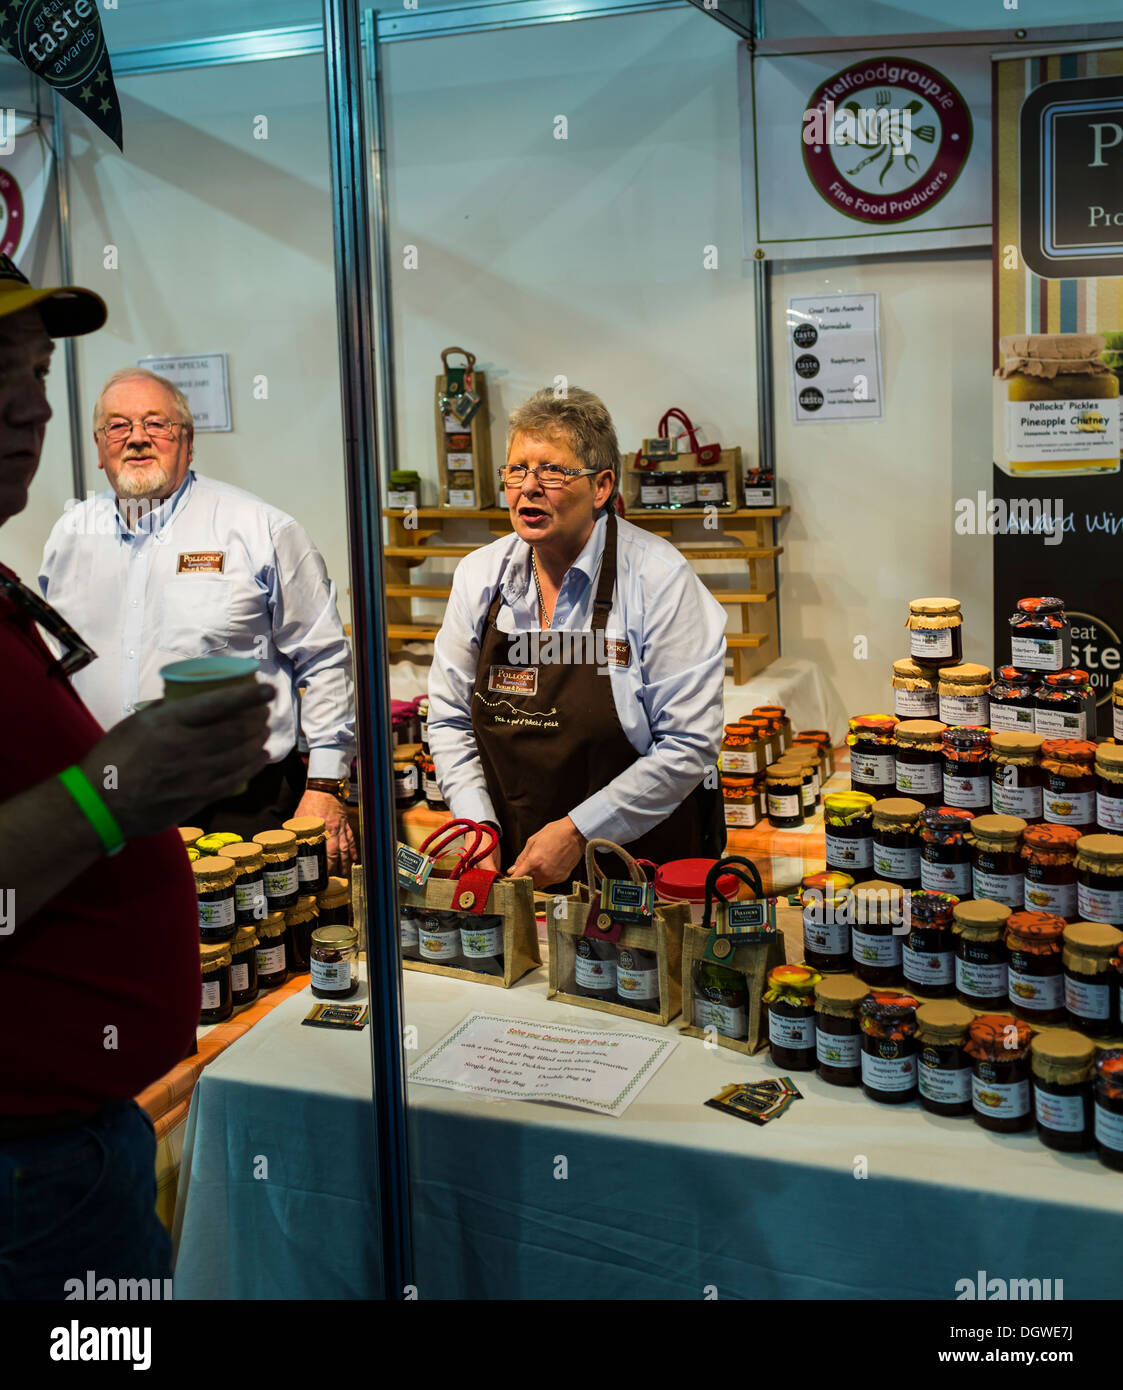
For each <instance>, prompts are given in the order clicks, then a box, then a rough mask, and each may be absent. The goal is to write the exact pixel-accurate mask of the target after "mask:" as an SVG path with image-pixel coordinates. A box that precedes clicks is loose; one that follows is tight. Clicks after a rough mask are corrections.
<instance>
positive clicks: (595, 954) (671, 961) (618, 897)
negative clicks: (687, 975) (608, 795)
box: [546, 840, 690, 1024]
mask: <svg viewBox="0 0 1123 1390" xmlns="http://www.w3.org/2000/svg"><path fill="white" fill-rule="evenodd" d="M598 850H609V851H611V852H612V853H613V854H615V855H617V856H618V857H619V858H620V859H621V860H622V861H623V862H624V864H625V865H626V867H627V870H628V877H627V879H609V878H608V877H607V876H606V875H604V874H603V873H602V872H601V870H600V868H599V867H598V866H597V864H596V860H595V855H596V853H597V851H598ZM689 916H690V913H689V909H688V908H687V907H686V906H685V905H684V904H682V903H657V902H656V901H655V894H654V890H653V888H652V886H651V885H650V884H649V883H648V882H647V880H646V879H645V878H644V875H643V872H642V870H641V869H640V866H639V864H638V863H637V862H636V861H635V860H634V859H633V858H632V857H631V855H630V854H628V853H627V852H626V851H625V850H622V849H621V848H620V846H619V845H614V844H613V843H612V841H611V840H590V841H589V843H588V845H587V847H586V849H585V882H584V883H581V882H580V881H574V884H573V892H572V893H571V894H570V895H569V896H559V897H555V898H553V899H551V900H550V901H549V902H548V903H547V904H546V936H547V941H548V942H549V954H550V988H549V994H548V997H549V998H550V999H560V1000H562V1002H563V1003H566V1004H578V1005H580V1006H581V1008H583V1009H598V1010H600V1011H601V1012H602V1013H610V1014H619V1015H620V1016H621V1017H623V1018H636V1019H641V1020H643V1021H645V1022H647V1023H659V1024H667V1023H669V1022H670V1021H671V1019H672V1018H674V1017H675V1015H676V1014H677V1013H678V1012H679V1009H680V1008H681V1007H682V979H681V977H680V975H679V970H680V967H681V962H682V933H683V929H684V927H685V925H686V923H687V921H688V920H689ZM610 980H611V982H612V988H611V989H608V988H601V987H600V986H601V985H606V984H608V983H609V981H610ZM578 991H585V992H583V993H582V992H578ZM625 991H627V993H626V992H625ZM637 996H639V997H645V998H647V999H648V1000H650V1002H651V1003H652V1005H653V1007H650V1008H636V1007H634V1006H632V1005H629V1004H625V1003H622V1002H621V1000H622V999H624V998H635V997H637Z"/></svg>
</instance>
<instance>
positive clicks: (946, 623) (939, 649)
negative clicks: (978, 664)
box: [905, 598, 963, 724]
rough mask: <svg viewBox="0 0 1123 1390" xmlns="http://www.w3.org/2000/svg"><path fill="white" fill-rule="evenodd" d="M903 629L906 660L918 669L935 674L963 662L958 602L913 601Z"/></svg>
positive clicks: (932, 599)
mask: <svg viewBox="0 0 1123 1390" xmlns="http://www.w3.org/2000/svg"><path fill="white" fill-rule="evenodd" d="M905 626H906V627H907V628H908V629H909V656H910V657H912V659H913V661H915V662H916V664H917V665H918V666H923V667H925V668H926V669H931V668H935V669H937V670H938V669H939V668H940V667H941V666H954V665H956V664H957V663H958V662H960V661H962V660H963V613H962V611H961V609H960V605H959V600H958V599H957V598H914V599H912V600H911V602H910V603H909V616H908V619H907V620H906V622H905ZM944 723H945V724H946V723H947V720H944Z"/></svg>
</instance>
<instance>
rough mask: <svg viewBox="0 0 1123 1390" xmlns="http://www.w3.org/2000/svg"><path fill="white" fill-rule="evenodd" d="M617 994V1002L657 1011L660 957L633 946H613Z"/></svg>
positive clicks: (646, 1011) (650, 1012)
mask: <svg viewBox="0 0 1123 1390" xmlns="http://www.w3.org/2000/svg"><path fill="white" fill-rule="evenodd" d="M616 993H617V994H618V995H619V997H620V1003H621V1004H626V1005H627V1006H628V1008H629V1009H642V1010H643V1011H644V1012H645V1013H649V1014H657V1013H658V1012H659V956H658V954H657V953H656V952H655V951H644V950H640V949H639V948H637V947H635V946H618V947H617V948H616Z"/></svg>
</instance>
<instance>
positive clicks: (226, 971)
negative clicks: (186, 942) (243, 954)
mask: <svg viewBox="0 0 1123 1390" xmlns="http://www.w3.org/2000/svg"><path fill="white" fill-rule="evenodd" d="M199 964H200V967H201V968H202V972H203V1008H202V1012H201V1013H200V1014H199V1022H200V1023H222V1022H223V1021H224V1020H225V1019H228V1018H229V1017H230V1015H231V1014H232V1013H233V1012H234V1001H233V999H232V998H231V995H230V945H229V943H228V942H227V943H223V942H218V941H216V942H203V943H202V944H201V945H200V947H199Z"/></svg>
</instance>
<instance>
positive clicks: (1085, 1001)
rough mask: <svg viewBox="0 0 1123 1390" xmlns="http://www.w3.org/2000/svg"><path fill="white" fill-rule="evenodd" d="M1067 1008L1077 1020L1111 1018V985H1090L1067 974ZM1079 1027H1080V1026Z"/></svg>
mask: <svg viewBox="0 0 1123 1390" xmlns="http://www.w3.org/2000/svg"><path fill="white" fill-rule="evenodd" d="M1065 1008H1066V1009H1067V1010H1068V1011H1069V1013H1070V1014H1075V1015H1076V1016H1077V1018H1096V1019H1108V1018H1110V1017H1111V985H1110V984H1102V985H1090V984H1087V983H1086V982H1085V981H1084V980H1074V979H1073V978H1072V976H1071V975H1069V974H1068V973H1067V972H1066V973H1065ZM1078 1026H1079V1025H1078Z"/></svg>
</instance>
